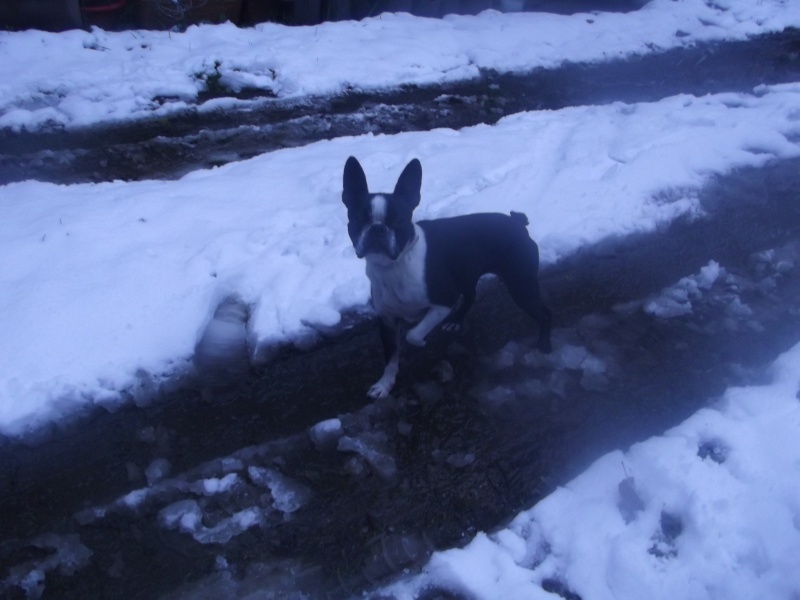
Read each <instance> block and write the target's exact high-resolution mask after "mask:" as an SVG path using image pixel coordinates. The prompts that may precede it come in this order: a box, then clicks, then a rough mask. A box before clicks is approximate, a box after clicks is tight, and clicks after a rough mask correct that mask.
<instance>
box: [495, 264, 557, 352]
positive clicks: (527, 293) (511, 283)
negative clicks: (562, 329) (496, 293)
mask: <svg viewBox="0 0 800 600" xmlns="http://www.w3.org/2000/svg"><path fill="white" fill-rule="evenodd" d="M504 281H505V283H506V287H508V291H509V293H510V294H511V297H512V298H513V299H514V302H516V303H517V306H519V307H520V308H521V309H522V310H524V311H525V312H526V313H528V314H529V315H530V316H531V317H533V318H534V320H535V321H536V323H537V324H538V325H539V340H538V341H537V342H536V346H537V348H539V350H541V351H542V352H544V353H545V354H548V353H550V352H551V351H552V350H553V345H552V343H551V341H550V330H551V328H552V321H553V317H552V313H551V312H550V309H549V308H547V306H545V304H544V302H542V296H541V291H540V289H539V280H538V279H537V277H536V270H535V269H534V270H532V271H529V272H527V273H523V274H521V275H519V276H517V277H507V278H504Z"/></svg>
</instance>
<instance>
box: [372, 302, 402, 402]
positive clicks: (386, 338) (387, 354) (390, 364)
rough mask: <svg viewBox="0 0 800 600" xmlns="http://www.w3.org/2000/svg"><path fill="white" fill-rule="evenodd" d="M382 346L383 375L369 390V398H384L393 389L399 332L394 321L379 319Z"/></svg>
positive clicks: (398, 365)
mask: <svg viewBox="0 0 800 600" xmlns="http://www.w3.org/2000/svg"><path fill="white" fill-rule="evenodd" d="M378 327H379V329H380V334H381V344H382V345H383V359H384V361H385V362H386V366H385V367H384V369H383V375H381V378H380V379H379V380H378V381H376V382H375V384H374V385H373V386H372V387H371V388H369V392H367V395H368V396H369V397H370V398H385V397H386V396H388V395H389V392H391V391H392V388H393V387H394V381H395V379H396V378H397V371H398V370H399V369H400V330H399V329H398V327H397V321H396V320H394V319H391V320H390V319H384V318H381V319H380V320H379V323H378Z"/></svg>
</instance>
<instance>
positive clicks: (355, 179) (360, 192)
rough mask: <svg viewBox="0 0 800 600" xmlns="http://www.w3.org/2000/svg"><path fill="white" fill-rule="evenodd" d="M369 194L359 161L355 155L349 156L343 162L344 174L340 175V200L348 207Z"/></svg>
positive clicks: (365, 177) (351, 206)
mask: <svg viewBox="0 0 800 600" xmlns="http://www.w3.org/2000/svg"><path fill="white" fill-rule="evenodd" d="M368 195H369V189H368V188H367V176H366V175H365V174H364V169H362V168H361V163H359V162H358V159H357V158H356V157H355V156H351V157H350V158H348V159H347V162H346V163H345V164H344V174H343V176H342V202H344V205H345V206H346V207H347V208H348V209H350V208H353V206H354V205H355V204H356V203H357V202H358V201H360V200H362V199H363V198H365V197H366V196H368Z"/></svg>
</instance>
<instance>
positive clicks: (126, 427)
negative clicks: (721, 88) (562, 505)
mask: <svg viewBox="0 0 800 600" xmlns="http://www.w3.org/2000/svg"><path fill="white" fill-rule="evenodd" d="M798 189H800V161H798V160H792V161H780V162H774V163H771V164H769V165H767V166H766V167H764V168H762V169H745V170H741V171H737V172H736V173H734V174H732V175H730V176H726V177H721V178H718V179H716V180H714V181H713V182H711V183H710V184H709V185H708V186H706V188H704V189H703V190H702V191H701V194H700V200H701V203H702V205H703V208H704V210H705V214H704V215H703V216H695V217H693V218H687V219H684V220H680V221H678V222H674V223H672V224H670V225H668V226H665V227H664V229H663V230H660V231H656V232H653V233H650V234H646V235H645V234H643V235H640V236H636V237H635V238H623V239H610V240H606V241H605V242H604V243H601V244H598V245H596V246H593V247H589V248H586V249H585V250H583V251H582V252H580V253H579V254H577V255H575V256H573V257H570V258H569V259H566V260H564V261H562V262H561V263H559V264H556V265H552V266H550V267H548V268H546V269H545V270H544V271H543V273H542V287H543V290H544V293H545V297H546V300H547V302H548V304H549V305H550V306H551V307H552V308H553V310H554V313H555V314H556V329H555V331H554V352H553V354H552V355H549V356H543V355H541V354H540V353H538V352H537V351H536V350H535V349H534V348H533V345H532V344H533V340H534V339H535V326H534V324H533V323H532V322H529V321H528V320H527V317H525V316H523V315H522V314H520V312H519V310H518V309H517V308H516V307H515V305H514V304H513V302H512V301H511V299H510V298H509V297H508V295H507V293H506V292H505V290H504V289H503V287H502V285H501V284H499V283H498V282H496V281H495V280H487V281H485V283H484V285H482V287H481V290H480V294H479V299H478V301H477V303H476V305H475V307H474V308H473V311H472V312H471V313H470V315H469V316H468V318H467V322H468V325H469V328H468V330H467V331H466V332H465V333H463V334H460V335H445V334H440V335H438V336H436V337H434V338H433V339H431V341H430V343H429V345H428V347H426V348H424V349H421V350H418V349H408V350H407V351H406V352H405V355H404V362H403V369H402V371H401V375H400V378H399V380H398V385H397V388H396V390H395V394H394V396H393V397H391V398H389V399H387V400H384V401H377V402H371V401H368V399H367V398H366V395H365V392H366V390H367V388H368V387H369V385H370V384H371V383H372V382H373V380H374V379H375V378H376V377H377V375H378V374H379V373H380V371H381V357H380V345H379V342H378V337H377V332H376V330H375V326H374V324H373V323H372V322H370V321H369V319H367V318H365V317H361V318H354V319H353V320H352V322H351V326H350V327H349V328H348V329H347V330H346V331H344V332H340V333H337V334H336V335H333V336H331V337H328V338H326V337H325V335H326V334H323V333H321V334H320V338H319V339H318V340H316V343H315V344H311V345H310V346H309V348H308V349H306V350H299V349H285V350H283V351H281V352H278V353H277V355H276V356H275V357H274V359H273V360H272V362H270V363H269V364H267V365H266V366H264V367H262V368H260V369H258V370H257V371H256V372H253V373H251V374H250V375H249V376H248V378H247V379H246V380H245V381H243V382H241V383H240V384H239V385H236V386H234V387H232V388H229V389H224V390H223V389H218V390H216V391H210V390H208V389H206V390H203V389H201V388H200V387H199V386H198V387H194V388H193V387H191V386H187V387H183V388H180V389H178V390H176V391H174V392H172V393H167V394H166V395H165V396H164V397H161V398H158V399H154V401H153V402H152V403H150V404H149V405H147V406H140V407H137V406H135V405H133V404H131V405H130V406H128V407H125V408H122V409H120V410H119V411H118V412H117V413H114V414H108V413H105V412H104V411H102V410H98V411H97V412H95V413H93V414H91V415H88V416H84V417H83V418H82V419H80V420H78V421H76V422H74V423H71V424H65V425H62V426H61V429H53V430H51V431H49V432H45V433H43V434H42V435H40V436H39V437H38V438H36V439H28V440H23V441H20V440H4V441H3V442H2V444H3V445H2V446H1V447H0V489H2V490H3V493H2V496H1V497H0V515H3V524H2V531H3V536H2V538H3V540H2V542H0V591H2V592H3V593H5V594H6V595H7V596H8V597H10V598H33V597H42V598H59V599H62V598H63V599H68V598H86V597H125V598H134V599H135V598H171V599H179V598H180V599H182V598H220V597H226V598H244V597H249V595H251V594H258V596H257V597H265V598H272V597H274V598H292V597H295V598H301V597H311V598H346V597H352V596H354V595H360V594H361V593H362V592H364V591H366V592H368V593H369V590H372V589H374V588H375V586H376V585H378V584H380V583H381V582H384V581H387V580H388V579H389V578H391V577H392V576H394V575H396V574H398V573H400V572H402V571H403V570H404V569H414V568H417V567H419V566H420V565H421V564H422V563H423V562H424V560H425V559H426V558H427V556H429V554H430V552H431V551H433V550H434V549H436V548H443V547H452V546H457V545H459V544H462V543H465V542H467V541H469V539H471V537H472V536H473V535H474V533H475V532H477V531H479V530H491V529H492V528H496V527H498V526H500V525H502V524H503V523H504V522H506V521H507V520H508V519H510V518H511V517H513V516H514V514H515V513H516V512H517V511H519V510H520V509H523V508H526V507H530V506H531V505H533V504H534V503H535V502H536V501H537V500H538V499H540V498H542V497H543V496H544V495H546V494H547V493H548V492H550V491H551V490H553V489H554V487H555V486H557V485H559V484H562V483H565V482H566V481H568V480H569V478H571V477H572V476H574V475H575V474H577V473H579V472H581V471H582V470H583V469H585V468H586V467H587V466H588V465H589V464H590V463H591V461H592V460H594V459H596V458H597V457H598V456H599V455H600V454H601V453H603V452H605V451H608V450H611V449H614V448H625V447H627V446H628V445H629V444H631V443H634V442H635V441H638V440H642V439H645V438H646V437H648V436H650V435H657V434H660V433H662V432H663V431H664V430H665V429H667V428H669V427H670V426H671V425H675V424H677V423H679V422H680V421H681V420H682V419H684V418H686V417H688V416H689V415H690V414H692V413H694V412H695V411H696V410H697V409H699V408H700V407H702V406H708V405H709V404H711V403H713V401H714V400H715V398H717V397H718V396H719V395H720V394H721V393H722V392H723V391H724V390H725V389H726V388H727V387H729V386H731V385H740V384H741V385H749V384H754V383H758V382H759V381H765V380H767V379H768V377H769V374H768V373H767V372H766V371H765V365H768V364H769V363H770V362H771V361H773V360H774V359H775V357H776V356H777V355H778V354H779V353H781V352H782V351H784V350H786V349H788V348H789V347H791V346H792V345H793V344H795V343H797V340H798V339H800V309H798V305H797V301H796V299H797V298H798V297H800V243H799V242H798V240H800V235H798V234H799V233H800V203H799V202H798V192H797V190H798ZM712 261H714V262H712ZM698 451H699V452H700V451H702V449H700V448H699V449H698ZM621 469H622V467H621ZM623 478H624V473H623V472H622V471H621V473H620V479H621V480H622V479H623ZM9 515H13V518H9ZM432 593H434V592H432ZM434 597H436V596H435V593H434Z"/></svg>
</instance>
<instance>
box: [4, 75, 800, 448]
mask: <svg viewBox="0 0 800 600" xmlns="http://www.w3.org/2000/svg"><path fill="white" fill-rule="evenodd" d="M798 110H800V86H798V85H794V84H790V85H782V86H775V87H771V88H768V89H761V90H759V92H758V93H755V94H719V95H714V96H707V97H703V98H696V97H692V96H676V97H671V98H666V99H664V100H661V101H659V102H654V103H641V104H621V103H616V104H612V105H607V106H589V107H575V108H567V109H563V110H559V111H550V112H531V113H522V114H517V115H513V116H511V117H508V118H506V119H503V120H502V121H500V122H499V123H498V124H497V125H494V126H485V125H481V126H477V127H472V128H468V129H463V130H460V131H452V130H435V131H431V132H423V133H407V134H401V135H396V136H372V135H366V136H360V137H354V138H339V139H336V140H332V141H325V142H320V143H316V144H312V145H309V146H306V147H302V148H296V149H288V150H283V151H278V152H273V153H270V154H266V155H262V156H259V157H256V158H253V159H251V160H248V161H242V162H238V163H232V164H229V165H226V166H224V167H220V168H216V169H211V170H202V171H196V172H193V173H191V174H189V175H187V176H185V177H184V178H183V179H181V180H178V181H142V182H133V183H129V182H121V181H116V182H109V183H101V184H81V185H68V186H64V185H54V184H49V183H42V182H36V181H27V182H21V183H13V184H9V185H6V186H3V187H2V188H0V207H2V208H1V209H0V210H2V213H3V219H2V222H0V253H2V255H3V256H4V257H5V261H4V263H3V268H2V270H0V285H1V286H2V287H3V289H8V290H14V293H13V294H5V295H3V297H2V298H0V328H2V330H3V336H2V337H0V355H2V356H3V357H4V361H3V365H2V369H0V431H2V432H4V433H6V434H16V433H20V432H22V431H24V430H26V428H29V427H30V426H32V425H35V424H37V423H39V422H41V420H42V418H45V419H53V418H58V416H59V415H63V414H65V413H68V412H70V411H73V410H75V409H76V408H78V407H80V406H83V405H86V404H87V403H96V404H99V405H102V406H106V407H109V408H113V406H115V405H116V404H118V403H119V402H120V401H121V399H123V398H125V397H127V395H129V394H132V395H134V396H135V394H136V389H138V387H139V386H142V387H144V388H145V389H150V388H152V387H153V386H154V385H157V384H158V382H159V381H160V380H161V379H162V378H164V377H170V376H174V375H176V374H180V373H181V372H183V371H185V370H186V369H187V368H188V367H189V362H190V359H191V357H192V353H193V351H194V348H195V346H196V345H197V343H198V342H199V341H200V340H201V339H202V337H203V333H204V332H205V330H206V325H207V324H208V323H209V322H210V321H211V320H212V317H213V315H214V313H215V311H216V310H217V307H218V306H219V305H220V303H222V302H223V301H224V300H225V299H227V298H230V297H237V298H239V299H240V301H241V302H243V303H245V304H246V305H247V307H248V308H249V321H248V323H247V335H248V337H249V340H250V344H251V347H252V352H253V357H254V358H255V359H256V360H257V359H258V357H259V355H260V353H261V352H262V351H263V349H264V348H266V347H269V346H270V345H271V344H275V343H279V342H282V341H285V340H289V339H299V338H302V337H303V336H308V335H309V334H312V335H313V331H314V328H322V329H324V328H329V327H332V326H335V325H336V324H337V323H338V322H339V320H340V318H341V317H340V315H341V313H342V312H343V311H347V310H352V309H354V308H359V307H362V308H363V307H364V306H365V304H366V302H367V300H368V296H369V287H368V283H367V279H366V277H365V276H364V271H363V269H364V267H363V264H361V262H360V261H359V260H357V259H356V257H355V255H354V252H353V249H352V245H351V243H350V240H349V238H348V236H347V229H346V211H345V210H344V208H343V206H342V204H341V199H340V196H341V173H342V168H343V164H344V160H345V159H346V157H347V156H349V155H355V156H358V157H359V158H360V159H361V161H362V164H364V166H365V169H366V172H367V177H368V180H369V182H370V186H371V188H372V189H374V190H385V189H391V188H392V187H393V186H394V183H395V180H396V178H397V176H398V174H399V172H400V170H401V169H402V167H403V165H405V164H406V163H407V162H408V160H409V159H410V158H412V157H418V158H420V159H421V161H422V165H423V172H424V175H423V189H422V195H423V201H422V205H421V206H420V208H419V209H418V211H417V218H431V217H442V216H451V215H455V214H463V213H469V212H477V211H485V210H489V211H502V212H508V211H510V210H518V211H522V212H525V213H527V215H528V217H529V218H530V221H531V227H530V230H531V233H532V235H533V236H534V238H535V239H537V241H538V242H539V244H540V248H541V255H542V260H543V262H544V263H552V262H555V261H557V260H558V259H559V258H562V257H564V256H566V255H568V254H570V253H572V252H574V251H575V250H577V249H578V248H580V247H581V246H583V245H585V244H591V243H593V242H597V241H598V240H601V239H603V238H605V237H607V236H615V235H625V234H629V233H633V232H636V231H646V230H652V229H654V228H656V227H658V226H659V225H660V224H663V223H665V222H668V221H669V220H671V219H674V218H676V217H678V216H680V215H685V214H696V213H697V212H698V211H699V207H698V204H697V198H696V189H697V188H699V187H700V186H701V185H702V184H703V183H704V182H705V181H707V180H708V178H709V176H711V175H712V174H715V173H725V172H728V171H730V170H731V169H733V168H735V167H741V166H747V165H752V166H758V165H762V164H764V163H765V162H767V161H768V160H770V159H771V158H774V157H780V158H786V157H792V156H797V155H800V146H798V144H797V139H798V138H797V134H798V133H799V132H800V121H798V120H797V111H798ZM622 156H624V157H625V158H624V160H622V159H621V158H620V157H622ZM693 190H694V191H693Z"/></svg>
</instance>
